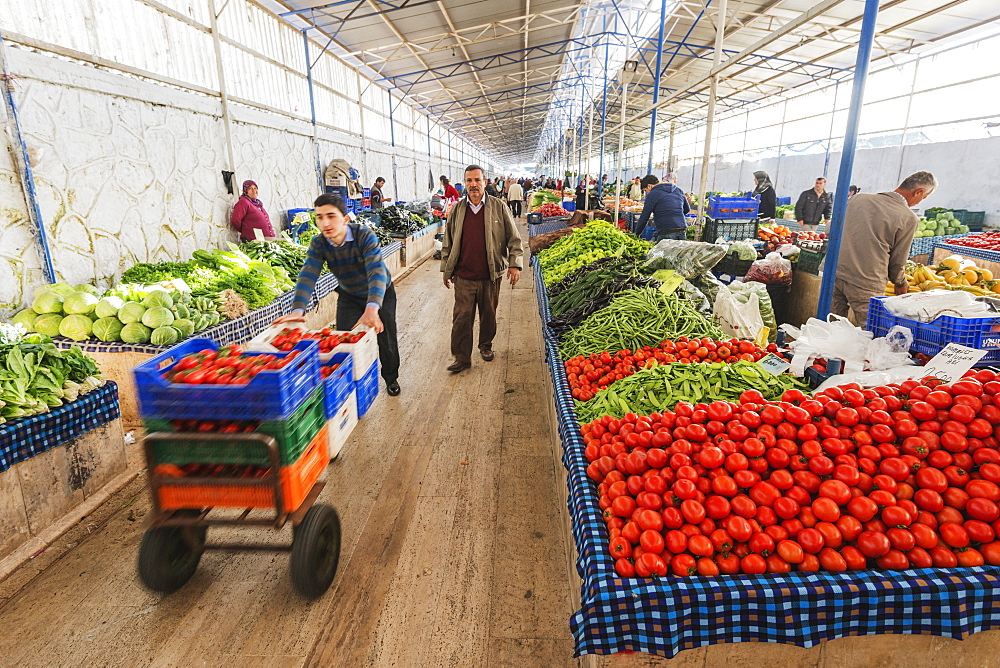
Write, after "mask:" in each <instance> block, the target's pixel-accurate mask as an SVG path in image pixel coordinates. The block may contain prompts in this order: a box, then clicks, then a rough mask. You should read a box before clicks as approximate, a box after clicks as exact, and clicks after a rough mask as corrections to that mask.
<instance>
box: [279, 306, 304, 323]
mask: <svg viewBox="0 0 1000 668" xmlns="http://www.w3.org/2000/svg"><path fill="white" fill-rule="evenodd" d="M305 321H306V319H305V315H304V314H303V313H302V312H301V311H299V310H295V311H292V312H291V313H289V314H288V315H283V316H281V317H280V318H275V320H274V322H273V323H271V324H272V325H281V324H283V323H286V322H288V323H292V322H294V323H304V322H305Z"/></svg>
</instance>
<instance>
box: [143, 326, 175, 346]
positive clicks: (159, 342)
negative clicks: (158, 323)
mask: <svg viewBox="0 0 1000 668" xmlns="http://www.w3.org/2000/svg"><path fill="white" fill-rule="evenodd" d="M178 338H179V336H178V333H177V330H176V329H174V328H173V327H168V326H164V327H157V328H156V329H154V330H153V333H152V334H151V335H150V337H149V342H150V343H152V344H153V345H154V346H169V345H171V344H174V343H177V340H178Z"/></svg>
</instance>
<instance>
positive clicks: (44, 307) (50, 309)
mask: <svg viewBox="0 0 1000 668" xmlns="http://www.w3.org/2000/svg"><path fill="white" fill-rule="evenodd" d="M62 305H63V298H62V297H60V296H59V295H57V294H56V293H54V292H52V291H51V290H45V291H44V292H42V293H41V294H38V295H36V296H35V301H33V302H31V310H32V311H34V312H35V313H39V314H41V313H62Z"/></svg>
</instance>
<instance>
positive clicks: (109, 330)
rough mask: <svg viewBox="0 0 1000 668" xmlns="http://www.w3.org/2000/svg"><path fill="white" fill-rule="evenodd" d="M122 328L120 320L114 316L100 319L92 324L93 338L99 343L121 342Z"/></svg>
mask: <svg viewBox="0 0 1000 668" xmlns="http://www.w3.org/2000/svg"><path fill="white" fill-rule="evenodd" d="M123 327H124V325H123V324H122V323H121V320H119V319H118V318H116V317H114V316H109V317H107V318H101V319H100V320H98V321H97V322H95V323H94V328H93V329H94V336H96V337H97V338H99V339H100V340H101V341H121V340H122V339H121V334H122V328H123Z"/></svg>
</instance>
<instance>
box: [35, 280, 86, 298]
mask: <svg viewBox="0 0 1000 668" xmlns="http://www.w3.org/2000/svg"><path fill="white" fill-rule="evenodd" d="M42 289H43V290H45V291H46V292H52V293H54V294H57V295H59V296H60V297H62V298H64V299H65V298H66V296H67V295H69V294H70V293H71V292H76V288H74V287H73V286H72V285H70V284H69V283H52V284H50V285H46V286H45V287H43V288H42ZM35 294H36V296H37V294H38V293H35Z"/></svg>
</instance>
